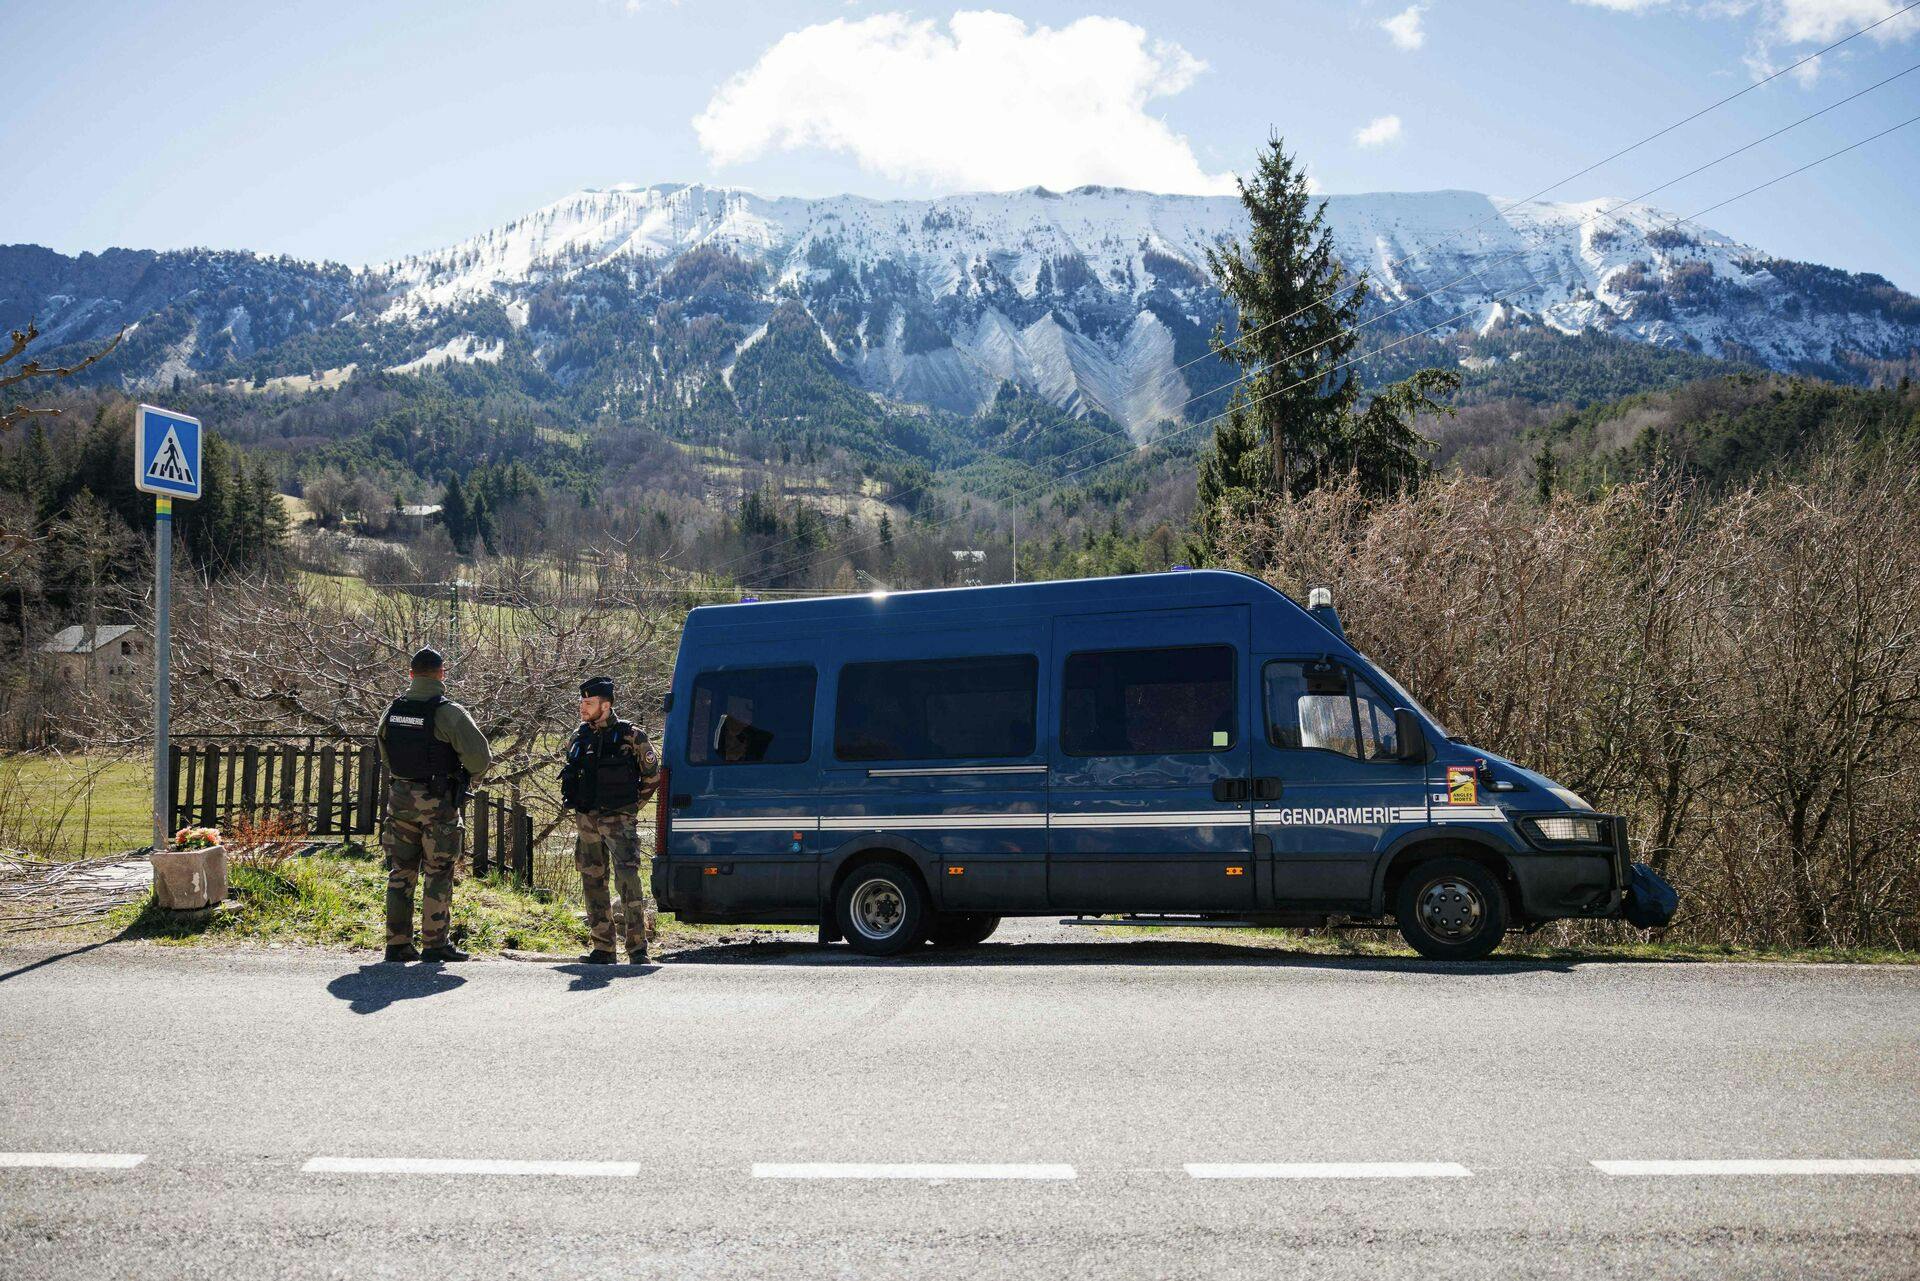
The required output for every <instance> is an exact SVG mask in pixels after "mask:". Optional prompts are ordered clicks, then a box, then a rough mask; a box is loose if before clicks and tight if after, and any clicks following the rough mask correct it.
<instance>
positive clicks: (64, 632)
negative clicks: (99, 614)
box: [40, 623, 137, 654]
mask: <svg viewBox="0 0 1920 1281" xmlns="http://www.w3.org/2000/svg"><path fill="white" fill-rule="evenodd" d="M135 630H137V629H136V628H134V627H133V626H132V625H131V624H128V623H109V624H106V625H104V626H101V627H96V628H94V629H93V635H92V636H91V637H89V636H88V635H87V629H86V627H85V626H83V625H81V624H79V623H76V624H74V625H73V626H72V627H62V628H61V629H60V630H59V631H57V632H55V633H54V634H53V636H52V637H51V638H49V639H48V640H47V641H45V642H44V643H42V644H41V646H40V652H41V653H42V654H91V653H93V652H94V651H95V650H98V649H100V648H101V647H102V646H106V645H111V644H112V643H113V642H115V641H117V640H119V639H120V638H121V637H122V636H125V635H126V634H127V633H128V632H131V631H135Z"/></svg>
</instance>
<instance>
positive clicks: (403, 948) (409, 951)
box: [387, 943, 420, 961]
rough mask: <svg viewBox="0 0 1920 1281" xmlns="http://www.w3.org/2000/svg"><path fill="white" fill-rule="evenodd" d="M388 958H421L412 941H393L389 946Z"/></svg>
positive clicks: (402, 959) (392, 959) (410, 959)
mask: <svg viewBox="0 0 1920 1281" xmlns="http://www.w3.org/2000/svg"><path fill="white" fill-rule="evenodd" d="M387 959H388V960H389V961H417V960H419V959H420V952H419V950H418V949H416V948H415V947H414V946H413V944H411V943H391V944H388V946H387Z"/></svg>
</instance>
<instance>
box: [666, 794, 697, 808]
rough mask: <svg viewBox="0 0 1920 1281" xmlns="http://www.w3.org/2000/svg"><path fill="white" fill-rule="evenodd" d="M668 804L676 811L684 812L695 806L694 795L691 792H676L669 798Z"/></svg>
mask: <svg viewBox="0 0 1920 1281" xmlns="http://www.w3.org/2000/svg"><path fill="white" fill-rule="evenodd" d="M667 804H668V805H670V806H672V807H673V808H674V809H677V810H683V809H685V808H687V806H689V805H691V804H693V794H692V793H691V792H675V793H674V794H673V795H672V796H671V797H669V798H668V800H667Z"/></svg>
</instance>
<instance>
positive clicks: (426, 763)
mask: <svg viewBox="0 0 1920 1281" xmlns="http://www.w3.org/2000/svg"><path fill="white" fill-rule="evenodd" d="M411 675H412V681H411V683H409V684H408V686H407V692H406V693H405V694H404V695H402V696H401V697H399V698H397V699H395V700H394V701H393V703H392V705H391V706H389V707H388V708H387V710H386V714H385V715H383V716H382V717H381V718H380V732H379V740H380V756H381V759H382V760H384V761H385V762H386V766H387V772H388V783H387V824H386V829H385V830H384V831H383V832H381V834H380V843H381V845H383V846H384V847H385V848H386V851H387V959H388V960H389V961H406V960H413V959H415V957H416V953H415V952H414V948H413V897H414V887H415V885H416V884H418V882H419V880H420V875H421V870H422V868H423V867H424V869H425V872H426V881H427V884H426V889H425V892H424V893H423V894H422V895H421V905H420V942H421V944H422V947H423V949H424V950H423V951H422V952H421V953H419V954H418V955H422V956H424V957H425V958H426V959H427V960H442V961H458V960H465V959H466V954H465V953H463V952H460V951H458V950H456V949H455V948H454V947H453V945H452V944H451V942H449V940H448V938H447V928H448V925H449V923H450V919H449V918H450V914H451V912H452V909H453V868H454V863H455V861H456V860H457V859H458V858H459V857H460V847H461V835H462V833H461V827H462V824H461V813H460V808H461V805H460V803H461V799H462V797H463V795H464V793H465V791H466V789H467V787H468V786H469V785H470V784H471V783H472V781H473V780H474V779H477V778H479V777H481V776H482V775H483V774H485V773H486V772H487V767H488V766H489V765H491V764H492V763H493V755H492V752H491V751H490V750H489V748H488V746H487V739H486V736H485V735H484V734H482V733H481V732H480V729H479V727H478V726H476V725H475V724H474V723H473V718H472V717H471V716H469V715H468V714H467V709H466V708H464V707H462V706H460V704H458V703H454V702H449V701H448V699H447V694H446V686H445V685H444V684H443V683H442V681H441V675H442V663H441V659H440V655H439V654H438V653H436V652H434V651H433V650H431V649H423V650H421V651H420V652H419V653H418V654H415V655H414V656H413V665H412V672H411Z"/></svg>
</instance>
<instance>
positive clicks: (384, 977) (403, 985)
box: [327, 961, 466, 1014]
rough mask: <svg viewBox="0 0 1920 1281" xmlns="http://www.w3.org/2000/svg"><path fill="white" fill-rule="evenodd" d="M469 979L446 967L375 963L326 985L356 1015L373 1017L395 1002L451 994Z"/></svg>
mask: <svg viewBox="0 0 1920 1281" xmlns="http://www.w3.org/2000/svg"><path fill="white" fill-rule="evenodd" d="M465 982H466V980H465V979H463V978H461V977H460V976H459V975H458V974H455V973H453V972H451V971H450V970H448V969H447V968H446V967H445V966H442V965H434V964H430V963H429V964H425V965H394V964H390V963H387V962H384V961H375V962H374V963H373V964H371V965H363V966H361V967H360V968H359V969H357V970H355V971H354V972H353V973H351V974H342V975H341V976H340V977H339V978H337V979H335V980H334V981H333V982H331V983H329V984H327V991H328V992H329V993H331V994H332V995H334V996H337V997H339V998H340V999H341V1000H343V1001H345V1002H347V1008H348V1009H350V1010H352V1011H353V1012H354V1013H355V1014H372V1013H374V1012H375V1011H377V1010H384V1009H386V1008H387V1007H388V1006H389V1005H392V1004H393V1003H394V1002H395V1001H415V1000H418V999H420V998H421V997H423V996H439V995H440V994H441V993H442V992H451V991H453V989H455V988H456V987H459V986H460V985H461V984H462V983H465Z"/></svg>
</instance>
